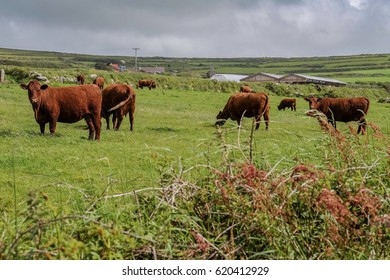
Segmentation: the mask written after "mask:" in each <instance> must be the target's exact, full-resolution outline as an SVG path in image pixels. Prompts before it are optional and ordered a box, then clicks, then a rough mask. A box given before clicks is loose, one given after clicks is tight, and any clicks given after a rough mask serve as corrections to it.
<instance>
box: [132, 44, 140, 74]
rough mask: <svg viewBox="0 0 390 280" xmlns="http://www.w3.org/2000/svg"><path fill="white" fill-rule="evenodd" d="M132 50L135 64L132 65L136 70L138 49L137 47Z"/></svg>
mask: <svg viewBox="0 0 390 280" xmlns="http://www.w3.org/2000/svg"><path fill="white" fill-rule="evenodd" d="M133 50H134V52H135V66H134V69H135V72H137V71H138V68H137V51H138V50H139V48H133Z"/></svg>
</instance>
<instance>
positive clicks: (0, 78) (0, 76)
mask: <svg viewBox="0 0 390 280" xmlns="http://www.w3.org/2000/svg"><path fill="white" fill-rule="evenodd" d="M4 80H5V72H4V69H0V83H4Z"/></svg>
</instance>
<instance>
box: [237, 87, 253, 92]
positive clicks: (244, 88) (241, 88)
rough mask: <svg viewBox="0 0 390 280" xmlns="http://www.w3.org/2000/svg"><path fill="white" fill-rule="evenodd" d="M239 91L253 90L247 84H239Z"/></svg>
mask: <svg viewBox="0 0 390 280" xmlns="http://www.w3.org/2000/svg"><path fill="white" fill-rule="evenodd" d="M240 92H253V90H252V89H251V88H250V87H249V86H240Z"/></svg>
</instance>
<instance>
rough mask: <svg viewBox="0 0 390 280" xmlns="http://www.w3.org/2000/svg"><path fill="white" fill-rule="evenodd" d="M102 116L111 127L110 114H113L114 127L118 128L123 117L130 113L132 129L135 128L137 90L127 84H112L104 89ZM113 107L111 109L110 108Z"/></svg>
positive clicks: (108, 127) (108, 126)
mask: <svg viewBox="0 0 390 280" xmlns="http://www.w3.org/2000/svg"><path fill="white" fill-rule="evenodd" d="M102 98H103V101H102V118H105V119H106V123H107V129H110V115H111V114H113V120H112V123H113V128H114V130H118V129H119V127H120V125H121V123H122V120H123V117H124V116H126V115H127V113H129V119H130V130H133V125H134V111H135V91H134V89H133V88H132V87H131V86H129V85H125V84H111V85H109V86H107V87H106V88H105V89H104V90H103V91H102ZM110 108H111V109H110Z"/></svg>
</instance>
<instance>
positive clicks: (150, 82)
mask: <svg viewBox="0 0 390 280" xmlns="http://www.w3.org/2000/svg"><path fill="white" fill-rule="evenodd" d="M144 87H148V88H149V90H151V89H152V88H156V82H155V81H153V80H139V81H138V83H137V88H142V89H143V88H144Z"/></svg>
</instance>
